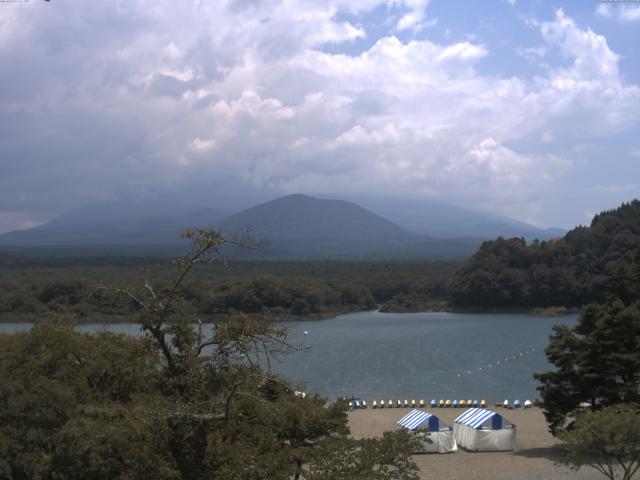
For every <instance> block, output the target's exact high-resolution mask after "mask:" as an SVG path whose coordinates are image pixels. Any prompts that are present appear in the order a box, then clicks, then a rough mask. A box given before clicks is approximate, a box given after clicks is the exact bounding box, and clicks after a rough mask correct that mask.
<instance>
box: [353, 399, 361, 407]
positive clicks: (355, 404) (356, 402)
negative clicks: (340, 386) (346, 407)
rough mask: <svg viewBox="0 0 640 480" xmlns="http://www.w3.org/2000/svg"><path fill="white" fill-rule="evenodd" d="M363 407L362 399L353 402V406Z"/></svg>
mask: <svg viewBox="0 0 640 480" xmlns="http://www.w3.org/2000/svg"><path fill="white" fill-rule="evenodd" d="M360 407H361V403H360V400H355V401H354V402H353V408H360Z"/></svg>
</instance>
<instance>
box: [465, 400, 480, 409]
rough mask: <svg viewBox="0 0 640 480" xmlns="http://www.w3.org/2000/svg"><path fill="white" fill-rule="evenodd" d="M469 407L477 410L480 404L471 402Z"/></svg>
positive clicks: (476, 401)
mask: <svg viewBox="0 0 640 480" xmlns="http://www.w3.org/2000/svg"><path fill="white" fill-rule="evenodd" d="M467 406H468V405H467ZM471 406H472V407H473V408H478V407H479V406H480V402H479V401H478V400H474V401H473V402H471Z"/></svg>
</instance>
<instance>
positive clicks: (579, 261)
mask: <svg viewBox="0 0 640 480" xmlns="http://www.w3.org/2000/svg"><path fill="white" fill-rule="evenodd" d="M629 255H631V256H632V257H635V258H638V257H640V200H634V201H632V202H630V203H627V204H623V205H622V206H620V207H619V208H617V209H615V210H612V211H607V212H603V213H601V214H599V215H596V216H595V217H594V218H593V221H592V222H591V226H590V227H578V228H575V229H574V230H572V231H570V232H569V233H567V235H566V236H565V237H564V238H562V239H558V240H551V241H548V242H538V241H534V242H533V243H532V244H530V245H527V244H526V242H525V241H524V239H519V238H512V239H504V238H501V237H500V238H498V239H497V240H495V241H491V242H485V243H483V244H482V246H481V247H480V249H479V250H478V252H477V253H476V254H474V255H473V256H472V257H471V258H470V259H469V260H468V261H467V262H465V264H464V266H463V267H462V268H461V269H460V270H459V271H458V272H457V273H456V275H455V278H454V279H453V281H452V283H451V286H450V300H451V302H452V303H453V304H454V305H455V306H456V307H486V308H509V307H511V308H522V307H527V308H529V307H552V306H564V307H569V308H570V307H580V306H582V305H585V304H587V303H589V302H602V301H604V300H605V294H604V292H605V290H606V288H605V287H606V281H607V278H608V277H609V276H610V275H611V273H612V268H614V266H615V265H616V264H617V263H618V262H619V261H620V260H621V259H623V258H625V257H627V256H629Z"/></svg>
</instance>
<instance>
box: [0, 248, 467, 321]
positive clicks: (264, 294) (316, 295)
mask: <svg viewBox="0 0 640 480" xmlns="http://www.w3.org/2000/svg"><path fill="white" fill-rule="evenodd" d="M457 267H459V264H456V263H431V262H415V263H408V262H366V263H365V262H246V261H233V262H230V263H229V264H228V265H222V264H220V265H218V264H214V265H206V266H203V267H202V268H200V269H199V270H198V271H197V272H194V274H193V275H192V276H191V277H190V278H189V281H188V282H186V283H185V286H184V295H185V297H186V298H188V299H189V300H190V301H191V302H193V303H194V304H195V305H197V308H198V310H199V312H200V313H201V314H202V315H203V316H204V318H208V316H211V317H213V316H217V315H220V314H223V315H226V314H230V313H232V312H234V311H243V312H246V313H249V314H268V315H269V316H270V317H271V318H272V319H286V318H290V317H296V318H318V317H325V316H331V315H335V314H339V313H346V312H352V311H362V310H371V309H373V308H376V305H384V308H383V309H384V310H385V311H402V310H403V309H406V308H407V307H406V303H407V300H410V301H411V308H413V309H415V306H416V305H421V306H424V305H426V304H429V305H432V303H431V302H434V301H435V302H440V305H442V304H443V303H444V302H445V300H446V295H447V287H448V283H449V281H450V279H451V278H452V276H453V273H454V272H455V269H456V268H457ZM173 272H174V269H173V268H172V267H171V265H170V264H168V262H167V261H166V260H164V259H142V258H109V257H104V258H56V257H47V258H32V257H19V256H13V255H4V256H0V320H3V321H12V320H36V319H38V320H39V319H42V318H43V317H47V316H56V315H60V314H66V313H72V314H75V315H76V316H77V318H78V320H79V321H92V320H94V321H95V320H100V321H109V320H120V319H126V318H128V317H130V315H131V314H132V313H134V312H135V310H136V306H135V304H134V303H132V302H131V301H129V300H126V299H124V298H123V297H122V296H119V295H117V294H116V292H114V291H113V288H137V287H136V286H139V285H141V284H143V283H144V281H145V280H146V279H152V280H153V281H155V282H158V283H159V284H165V285H166V284H167V283H168V282H169V280H170V278H171V275H172V274H173ZM107 287H109V288H107Z"/></svg>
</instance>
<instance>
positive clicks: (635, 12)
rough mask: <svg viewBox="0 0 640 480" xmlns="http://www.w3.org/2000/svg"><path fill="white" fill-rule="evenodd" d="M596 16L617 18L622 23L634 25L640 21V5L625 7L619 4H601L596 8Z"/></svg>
mask: <svg viewBox="0 0 640 480" xmlns="http://www.w3.org/2000/svg"><path fill="white" fill-rule="evenodd" d="M596 15H599V16H601V17H606V18H613V17H615V18H616V19H617V20H618V21H619V22H621V23H632V22H638V21H640V5H624V4H622V2H618V3H616V4H615V5H614V4H612V3H600V4H599V5H598V7H597V8H596Z"/></svg>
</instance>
